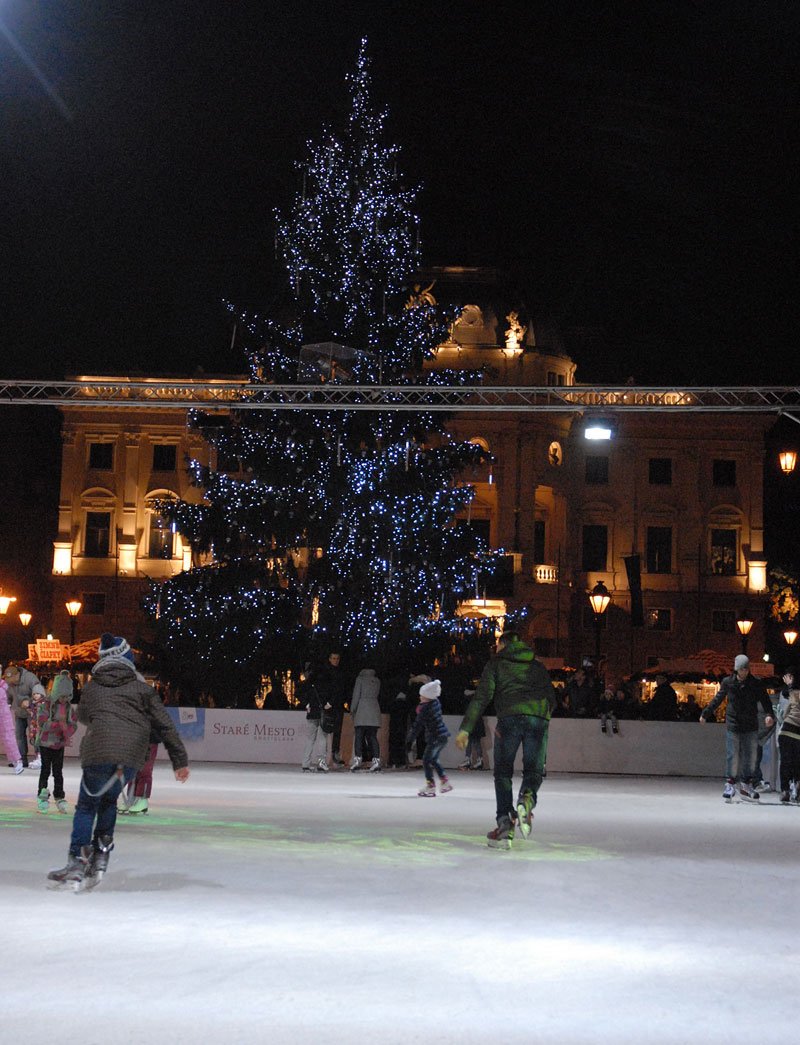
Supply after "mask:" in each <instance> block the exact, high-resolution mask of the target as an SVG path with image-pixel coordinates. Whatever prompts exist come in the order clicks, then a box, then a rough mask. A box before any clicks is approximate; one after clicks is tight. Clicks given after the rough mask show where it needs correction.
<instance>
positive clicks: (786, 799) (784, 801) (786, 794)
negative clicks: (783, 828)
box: [781, 791, 789, 806]
mask: <svg viewBox="0 0 800 1045" xmlns="http://www.w3.org/2000/svg"><path fill="white" fill-rule="evenodd" d="M781 805H782V806H788V805H789V792H788V791H781Z"/></svg>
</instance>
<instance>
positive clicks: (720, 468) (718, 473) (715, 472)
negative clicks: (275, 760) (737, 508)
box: [711, 460, 736, 486]
mask: <svg viewBox="0 0 800 1045" xmlns="http://www.w3.org/2000/svg"><path fill="white" fill-rule="evenodd" d="M711 477H712V482H713V483H714V486H736V462H735V461H722V460H716V461H714V463H713V464H712V467H711Z"/></svg>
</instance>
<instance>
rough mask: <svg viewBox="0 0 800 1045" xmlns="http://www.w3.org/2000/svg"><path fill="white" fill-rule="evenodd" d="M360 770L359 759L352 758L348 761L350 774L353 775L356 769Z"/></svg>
mask: <svg viewBox="0 0 800 1045" xmlns="http://www.w3.org/2000/svg"><path fill="white" fill-rule="evenodd" d="M360 768H361V759H360V758H355V757H353V758H352V759H351V760H350V772H351V773H355V771H356V770H357V769H360Z"/></svg>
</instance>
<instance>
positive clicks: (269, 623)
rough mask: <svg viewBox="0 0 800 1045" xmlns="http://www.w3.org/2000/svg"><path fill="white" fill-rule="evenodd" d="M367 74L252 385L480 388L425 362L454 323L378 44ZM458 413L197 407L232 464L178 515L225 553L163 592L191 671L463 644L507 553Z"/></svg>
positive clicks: (303, 229) (317, 154)
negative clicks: (478, 526)
mask: <svg viewBox="0 0 800 1045" xmlns="http://www.w3.org/2000/svg"><path fill="white" fill-rule="evenodd" d="M349 82H350V87H351V95H352V108H351V112H350V117H349V122H348V125H347V127H346V129H345V131H344V133H343V134H342V135H341V136H340V137H336V136H335V135H334V134H333V133H331V132H326V133H325V134H324V135H323V137H322V140H321V141H320V142H319V143H317V144H313V143H310V144H309V145H308V156H307V158H306V159H305V161H304V162H302V163H301V164H299V168H300V171H299V173H300V187H299V191H298V193H297V196H296V198H295V199H294V201H293V204H292V206H291V208H290V210H289V212H288V213H287V214H285V215H281V214H278V215H276V221H277V237H276V245H277V249H278V251H279V256H280V257H281V258H282V260H283V262H284V263H285V273H286V288H285V294H284V296H283V299H282V301H281V303H280V305H279V306H277V307H276V308H274V309H273V310H272V312H271V314H270V315H267V316H261V315H251V314H244V315H243V314H241V313H237V314H236V315H237V323H238V324H239V326H240V327H241V328H244V329H245V331H246V337H247V338H248V340H249V344H250V346H251V347H250V348H249V349H248V351H249V363H250V371H251V373H250V378H251V383H252V385H253V386H254V387H255V389H256V390H257V388H258V386H260V385H265V384H270V385H274V384H294V383H298V384H303V385H309V384H314V383H321V382H336V383H349V382H352V383H355V384H358V385H359V386H363V385H384V386H403V385H410V384H415V385H426V386H432V385H434V384H438V385H442V384H444V385H454V384H467V383H474V381H475V380H476V375H475V374H474V373H466V372H463V371H462V372H454V371H442V370H438V371H435V372H434V371H423V363H424V361H425V360H426V359H429V358H430V357H431V356H432V354H433V352H434V350H435V349H436V348H437V346H438V345H440V344H441V343H442V342H443V341H444V340H446V338H447V334H448V325H449V323H450V322H452V320H453V318H454V317H453V316H448V315H445V314H443V313H441V312H440V311H439V310H438V309H437V307H436V306H435V305H434V304H433V303H431V302H430V301H428V300H426V297H425V295H416V296H415V295H414V294H412V293H410V288H411V286H412V285H413V277H414V273H415V271H416V270H417V268H418V263H419V220H418V218H417V215H416V214H415V212H414V209H413V207H414V201H415V197H416V191H415V190H411V189H408V188H406V187H404V185H403V182H402V179H401V176H400V175H399V174H398V172H397V155H398V150H397V148H396V147H395V146H391V145H385V144H383V130H384V128H383V124H384V117H383V115H381V114H379V113H377V112H376V111H375V109H374V108H373V105H372V101H371V82H370V73H369V63H368V59H367V55H366V49H365V46H364V44H363V43H362V46H361V50H360V53H359V56H358V62H357V67H356V71H355V74H354V75H353V76H352V77H350V78H349ZM232 311H235V310H232ZM251 391H252V389H251ZM444 422H445V417H444V415H442V414H437V413H435V412H424V411H420V412H402V411H396V412H394V411H393V412H386V411H369V410H356V409H351V410H347V411H334V410H330V411H319V412H318V411H310V410H309V411H301V410H299V409H292V410H276V409H267V408H265V409H263V410H261V409H259V410H250V409H248V410H240V411H238V412H234V413H233V414H232V416H231V417H230V418H229V419H227V420H226V421H225V422H224V423H223V422H220V421H219V420H216V421H215V420H214V419H212V418H210V417H209V416H203V415H197V416H195V417H194V418H193V424H194V425H195V426H196V427H197V428H198V429H199V430H200V431H201V432H202V434H203V435H204V437H205V438H206V440H207V441H208V442H209V444H210V445H211V446H212V447H213V449H214V451H215V453H213V454H212V455H211V456H212V461H216V466H215V467H214V468H204V467H201V466H200V465H199V464H198V463H196V462H193V463H192V465H191V469H192V474H193V478H194V481H195V483H196V484H197V485H199V486H201V487H202V489H203V491H204V495H205V497H204V503H203V504H202V505H192V504H189V503H186V502H178V503H177V504H174V505H164V506H163V508H164V511H165V512H167V513H168V514H169V515H170V516H171V517H172V519H173V521H174V524H175V525H176V526H177V528H178V529H179V530H180V532H181V534H182V535H183V537H184V539H185V540H187V541H188V542H189V543H191V545H192V548H193V551H194V553H195V556H196V557H198V556H199V557H203V556H205V557H210V558H211V561H210V562H209V563H208V564H207V565H204V566H199V567H197V568H195V569H192V570H190V571H187V572H184V573H182V574H179V575H178V576H177V577H174V578H172V579H170V580H168V581H166V582H164V583H163V584H161V585H160V586H159V587H158V588H157V589H154V591H153V594H152V596H151V599H150V603H149V605H150V609H151V611H152V612H153V614H154V615H155V616H157V618H158V628H159V632H160V641H161V644H162V645H163V647H164V648H165V649H166V650H168V651H169V653H170V657H171V659H172V661H173V664H174V663H180V664H182V665H184V666H185V665H187V664H191V665H192V668H193V671H194V672H195V673H196V674H197V676H198V677H201V676H205V678H206V679H207V681H208V685H209V688H211V689H213V690H215V691H218V690H219V688H220V686H221V685H224V684H225V680H226V679H227V680H228V682H230V680H231V679H232V678H233V677H235V678H236V679H237V680H238V679H249V680H250V679H255V678H257V677H258V676H261V675H270V676H272V677H277V676H278V675H279V674H280V673H281V672H284V671H286V670H288V669H290V668H292V667H296V666H297V665H298V664H301V663H302V662H303V660H304V659H306V658H307V657H309V656H311V655H314V653H315V651H317V650H320V649H322V648H324V647H325V646H326V645H327V646H334V645H335V646H337V647H339V648H343V649H346V650H347V651H348V652H349V653H350V654H351V656H352V658H353V659H354V660H356V661H363V660H366V659H371V660H374V661H375V662H376V663H377V664H378V665H380V666H381V667H383V668H384V669H386V670H388V669H391V667H393V666H394V664H393V662H397V661H400V660H402V658H404V657H406V656H410V655H414V654H416V655H418V656H432V655H433V654H434V653H435V652H437V651H442V650H444V649H446V648H447V647H449V646H450V645H452V643H453V641H454V637H455V636H457V635H458V634H460V633H463V630H464V628H465V626H466V625H465V622H464V619H463V618H460V617H457V616H456V613H455V610H456V607H457V605H458V603H459V601H461V600H463V599H465V598H470V597H472V596H474V595H475V592H476V588H477V587H478V584H479V577H483V576H485V574H486V571H487V569H491V564H492V561H493V557H492V556H491V555H489V554H487V549H486V548H484V547H481V546H480V543H479V540H478V538H477V537H476V536H475V535H474V534H473V533H472V531H471V530H470V529H469V527H468V526H466V525H464V524H459V523H458V522H457V516H458V515H459V514H463V513H464V511H465V510H466V507H467V505H468V504H469V503H470V501H471V500H472V497H473V496H474V490H473V488H472V487H471V486H470V485H469V484H468V483H465V482H462V481H460V479H459V476H460V475H462V474H468V472H465V469H466V470H468V469H470V468H472V467H475V466H478V465H480V464H482V463H484V462H485V460H486V459H487V455H486V453H485V451H484V450H483V449H482V448H481V447H480V446H478V445H476V444H473V443H458V444H456V443H454V442H452V441H451V440H450V439H449V438H448V436H447V434H446V433H445V431H444ZM237 684H240V685H241V683H237ZM251 696H252V690H250V692H249V693H248V698H249V697H251Z"/></svg>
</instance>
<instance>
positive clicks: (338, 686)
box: [316, 650, 348, 766]
mask: <svg viewBox="0 0 800 1045" xmlns="http://www.w3.org/2000/svg"><path fill="white" fill-rule="evenodd" d="M316 683H317V689H318V690H319V692H320V695H321V697H322V698H323V704H328V705H330V714H331V717H332V719H333V734H332V738H331V761H332V762H333V764H334V765H335V766H343V765H344V760H343V759H342V752H341V748H342V724H343V722H344V706H345V704H346V703H347V691H348V687H347V674H346V672H345V670H344V668H343V667H342V655H341V653H340V652H339V651H338V650H332V651H331V652H330V653H329V654H328V660H327V661H326V663H325V664H324V665H323V667H322V668H321V670H320V671H319V672H318V673H317V679H316Z"/></svg>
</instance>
